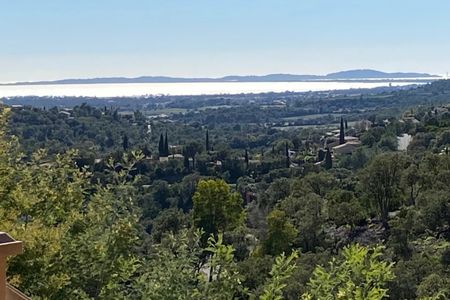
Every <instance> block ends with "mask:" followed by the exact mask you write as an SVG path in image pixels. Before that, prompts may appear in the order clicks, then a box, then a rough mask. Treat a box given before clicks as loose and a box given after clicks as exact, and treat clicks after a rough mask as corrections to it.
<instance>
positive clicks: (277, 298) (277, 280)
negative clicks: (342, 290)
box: [259, 252, 298, 300]
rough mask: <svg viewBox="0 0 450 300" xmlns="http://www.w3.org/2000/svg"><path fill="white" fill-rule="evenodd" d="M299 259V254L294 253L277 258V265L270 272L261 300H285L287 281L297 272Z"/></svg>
mask: <svg viewBox="0 0 450 300" xmlns="http://www.w3.org/2000/svg"><path fill="white" fill-rule="evenodd" d="M297 258H298V253H297V252H292V253H291V254H290V255H289V256H286V255H285V254H284V253H282V254H281V255H279V256H278V257H276V258H275V263H274V264H273V266H272V270H271V271H270V278H269V279H268V280H267V281H266V283H265V284H264V287H263V289H264V290H263V293H262V295H261V296H260V297H259V299H260V300H283V299H284V298H283V289H284V288H285V287H286V286H287V284H286V281H287V280H288V279H289V278H290V277H291V276H292V274H293V273H294V271H295V268H296V266H295V262H294V261H295V259H297Z"/></svg>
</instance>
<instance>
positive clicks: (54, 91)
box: [0, 80, 426, 98]
mask: <svg viewBox="0 0 450 300" xmlns="http://www.w3.org/2000/svg"><path fill="white" fill-rule="evenodd" d="M423 83H426V82H423V81H422V82H418V81H390V80H386V81H380V80H377V81H373V82H369V81H361V82H360V81H345V82H343V81H320V82H183V83H119V84H117V83H108V84H53V85H50V84H49V85H1V86H0V98H10V97H24V96H40V97H43V96H49V97H52V96H53V97H64V96H67V97H101V98H103V97H145V96H159V95H173V96H186V95H220V94H224V95H225V94H251V93H254V94H256V93H269V92H276V93H281V92H309V91H312V92H315V91H332V90H348V89H361V88H363V89H366V88H367V89H370V88H376V87H383V86H406V85H413V84H423Z"/></svg>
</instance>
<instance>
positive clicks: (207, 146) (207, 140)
mask: <svg viewBox="0 0 450 300" xmlns="http://www.w3.org/2000/svg"><path fill="white" fill-rule="evenodd" d="M206 151H207V152H209V130H206Z"/></svg>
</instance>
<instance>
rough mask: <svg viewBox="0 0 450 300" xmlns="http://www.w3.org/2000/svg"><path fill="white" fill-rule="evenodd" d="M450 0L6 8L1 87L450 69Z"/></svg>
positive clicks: (46, 0)
mask: <svg viewBox="0 0 450 300" xmlns="http://www.w3.org/2000/svg"><path fill="white" fill-rule="evenodd" d="M449 19H450V2H443V1H438V0H431V1H427V2H424V1H418V0H413V1H406V0H399V1H395V2H392V1H387V0H380V1H376V2H370V3H369V2H363V1H356V0H349V1H346V2H345V3H343V2H336V1H331V0H318V1H311V2H310V1H307V2H300V1H294V0H287V1H283V5H280V2H279V1H275V0H260V1H245V2H242V1H238V0H230V1H226V2H225V1H224V2H221V1H215V2H211V1H207V0H199V1H195V2H191V3H189V4H186V2H184V1H181V0H174V1H162V0H155V1H143V0H136V1H133V2H132V3H125V2H123V1H118V0H111V1H106V0H98V1H88V0H80V1H57V2H56V1H51V0H42V1H31V0H25V1H9V2H6V3H2V4H0V25H1V28H7V30H5V29H4V30H3V31H2V32H1V37H2V47H0V69H1V70H2V71H3V72H0V82H18V81H42V80H60V79H67V78H98V77H139V76H171V77H222V76H227V75H266V74H274V73H284V74H317V75H322V74H327V73H332V72H337V71H343V70H350V69H375V70H380V71H384V72H419V73H430V74H436V75H444V74H445V73H446V72H447V71H450V61H449V59H448V53H450V41H449V40H448V39H447V38H446V37H447V35H448V32H450V22H448V20H449Z"/></svg>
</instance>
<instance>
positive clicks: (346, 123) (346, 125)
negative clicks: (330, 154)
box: [345, 119, 348, 130]
mask: <svg viewBox="0 0 450 300" xmlns="http://www.w3.org/2000/svg"><path fill="white" fill-rule="evenodd" d="M347 129H348V122H347V119H345V130H347Z"/></svg>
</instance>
